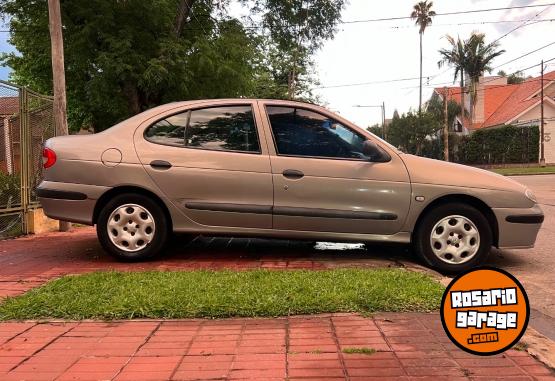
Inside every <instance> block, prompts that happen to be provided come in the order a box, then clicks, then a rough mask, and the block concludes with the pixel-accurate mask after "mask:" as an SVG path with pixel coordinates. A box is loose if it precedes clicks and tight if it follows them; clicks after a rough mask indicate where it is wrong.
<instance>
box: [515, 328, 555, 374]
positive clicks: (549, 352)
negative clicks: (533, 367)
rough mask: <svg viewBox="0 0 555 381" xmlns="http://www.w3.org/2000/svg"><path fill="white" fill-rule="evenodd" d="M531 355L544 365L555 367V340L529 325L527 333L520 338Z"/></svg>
mask: <svg viewBox="0 0 555 381" xmlns="http://www.w3.org/2000/svg"><path fill="white" fill-rule="evenodd" d="M520 342H521V343H523V344H524V346H525V348H526V352H528V353H529V354H530V355H531V356H533V357H535V358H536V359H538V360H539V361H540V362H542V363H543V364H544V365H546V366H548V367H549V368H551V369H555V342H554V341H553V340H550V339H548V338H547V337H545V336H544V335H542V334H541V333H539V332H538V331H536V330H535V329H534V328H531V327H528V329H527V330H526V333H525V334H524V336H523V337H522V339H521V340H520Z"/></svg>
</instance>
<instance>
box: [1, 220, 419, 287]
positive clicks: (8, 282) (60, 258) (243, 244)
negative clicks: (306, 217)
mask: <svg viewBox="0 0 555 381" xmlns="http://www.w3.org/2000/svg"><path fill="white" fill-rule="evenodd" d="M353 247H355V249H352V250H334V249H333V248H330V249H327V250H326V249H323V250H316V249H314V248H313V245H311V244H309V243H307V242H301V241H286V240H262V239H246V238H243V239H241V238H213V237H196V238H195V239H194V240H193V241H191V242H186V241H184V240H179V239H177V240H176V242H175V243H174V244H173V245H171V246H170V247H169V248H168V250H167V251H166V253H164V255H162V256H160V257H159V258H156V259H155V260H152V261H150V262H142V263H122V262H117V261H116V260H114V259H113V258H112V257H110V256H109V255H107V254H106V253H105V252H104V251H103V250H102V248H101V247H100V244H99V243H98V240H97V238H96V233H95V231H94V229H93V228H79V229H75V230H74V231H72V232H68V233H49V234H44V235H39V236H28V237H23V238H18V239H12V240H4V241H0V298H2V297H5V296H13V295H18V294H21V293H23V292H25V291H27V290H29V289H31V288H33V287H36V286H38V285H40V284H42V283H44V282H46V281H48V280H50V279H52V278H55V277H59V276H62V275H66V274H78V273H84V272H90V271H96V270H109V269H115V270H136V271H139V270H148V269H160V270H166V269H175V270H178V269H179V270H187V269H222V268H228V269H250V268H274V269H298V268H303V269H318V268H327V267H341V266H357V267H363V266H365V267H386V266H401V263H400V262H399V261H400V260H407V259H408V260H410V259H411V257H410V255H407V254H405V253H404V252H403V249H399V248H387V247H383V246H382V247H380V252H381V254H380V255H379V256H373V255H372V254H371V253H369V252H368V251H367V250H365V249H360V248H359V249H356V247H357V246H353Z"/></svg>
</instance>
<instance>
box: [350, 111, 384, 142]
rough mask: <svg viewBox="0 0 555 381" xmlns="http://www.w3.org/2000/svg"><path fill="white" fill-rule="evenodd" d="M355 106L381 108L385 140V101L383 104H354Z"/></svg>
mask: <svg viewBox="0 0 555 381" xmlns="http://www.w3.org/2000/svg"><path fill="white" fill-rule="evenodd" d="M353 107H359V108H379V109H380V110H381V111H382V133H383V139H384V140H385V102H382V104H381V105H354V106H353Z"/></svg>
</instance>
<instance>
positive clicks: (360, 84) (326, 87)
mask: <svg viewBox="0 0 555 381" xmlns="http://www.w3.org/2000/svg"><path fill="white" fill-rule="evenodd" d="M428 77H429V76H428ZM416 79H420V77H411V78H396V79H385V80H380V81H371V82H356V83H348V84H340V85H330V86H319V87H315V88H314V90H316V89H334V88H338V87H355V86H367V85H377V84H381V83H391V82H403V81H414V80H416Z"/></svg>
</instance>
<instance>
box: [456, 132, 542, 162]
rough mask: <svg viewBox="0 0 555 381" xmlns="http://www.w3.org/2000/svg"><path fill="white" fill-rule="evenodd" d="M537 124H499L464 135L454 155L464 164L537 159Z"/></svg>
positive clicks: (531, 160) (534, 160)
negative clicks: (495, 126)
mask: <svg viewBox="0 0 555 381" xmlns="http://www.w3.org/2000/svg"><path fill="white" fill-rule="evenodd" d="M538 142H539V128H538V127H537V126H533V127H516V126H503V127H499V128H488V129H482V130H478V131H476V132H474V133H473V134H471V135H469V136H465V137H464V138H463V139H462V141H461V144H460V145H459V152H458V155H457V159H458V161H459V162H461V163H465V164H509V163H533V162H538V157H539V144H538Z"/></svg>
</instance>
